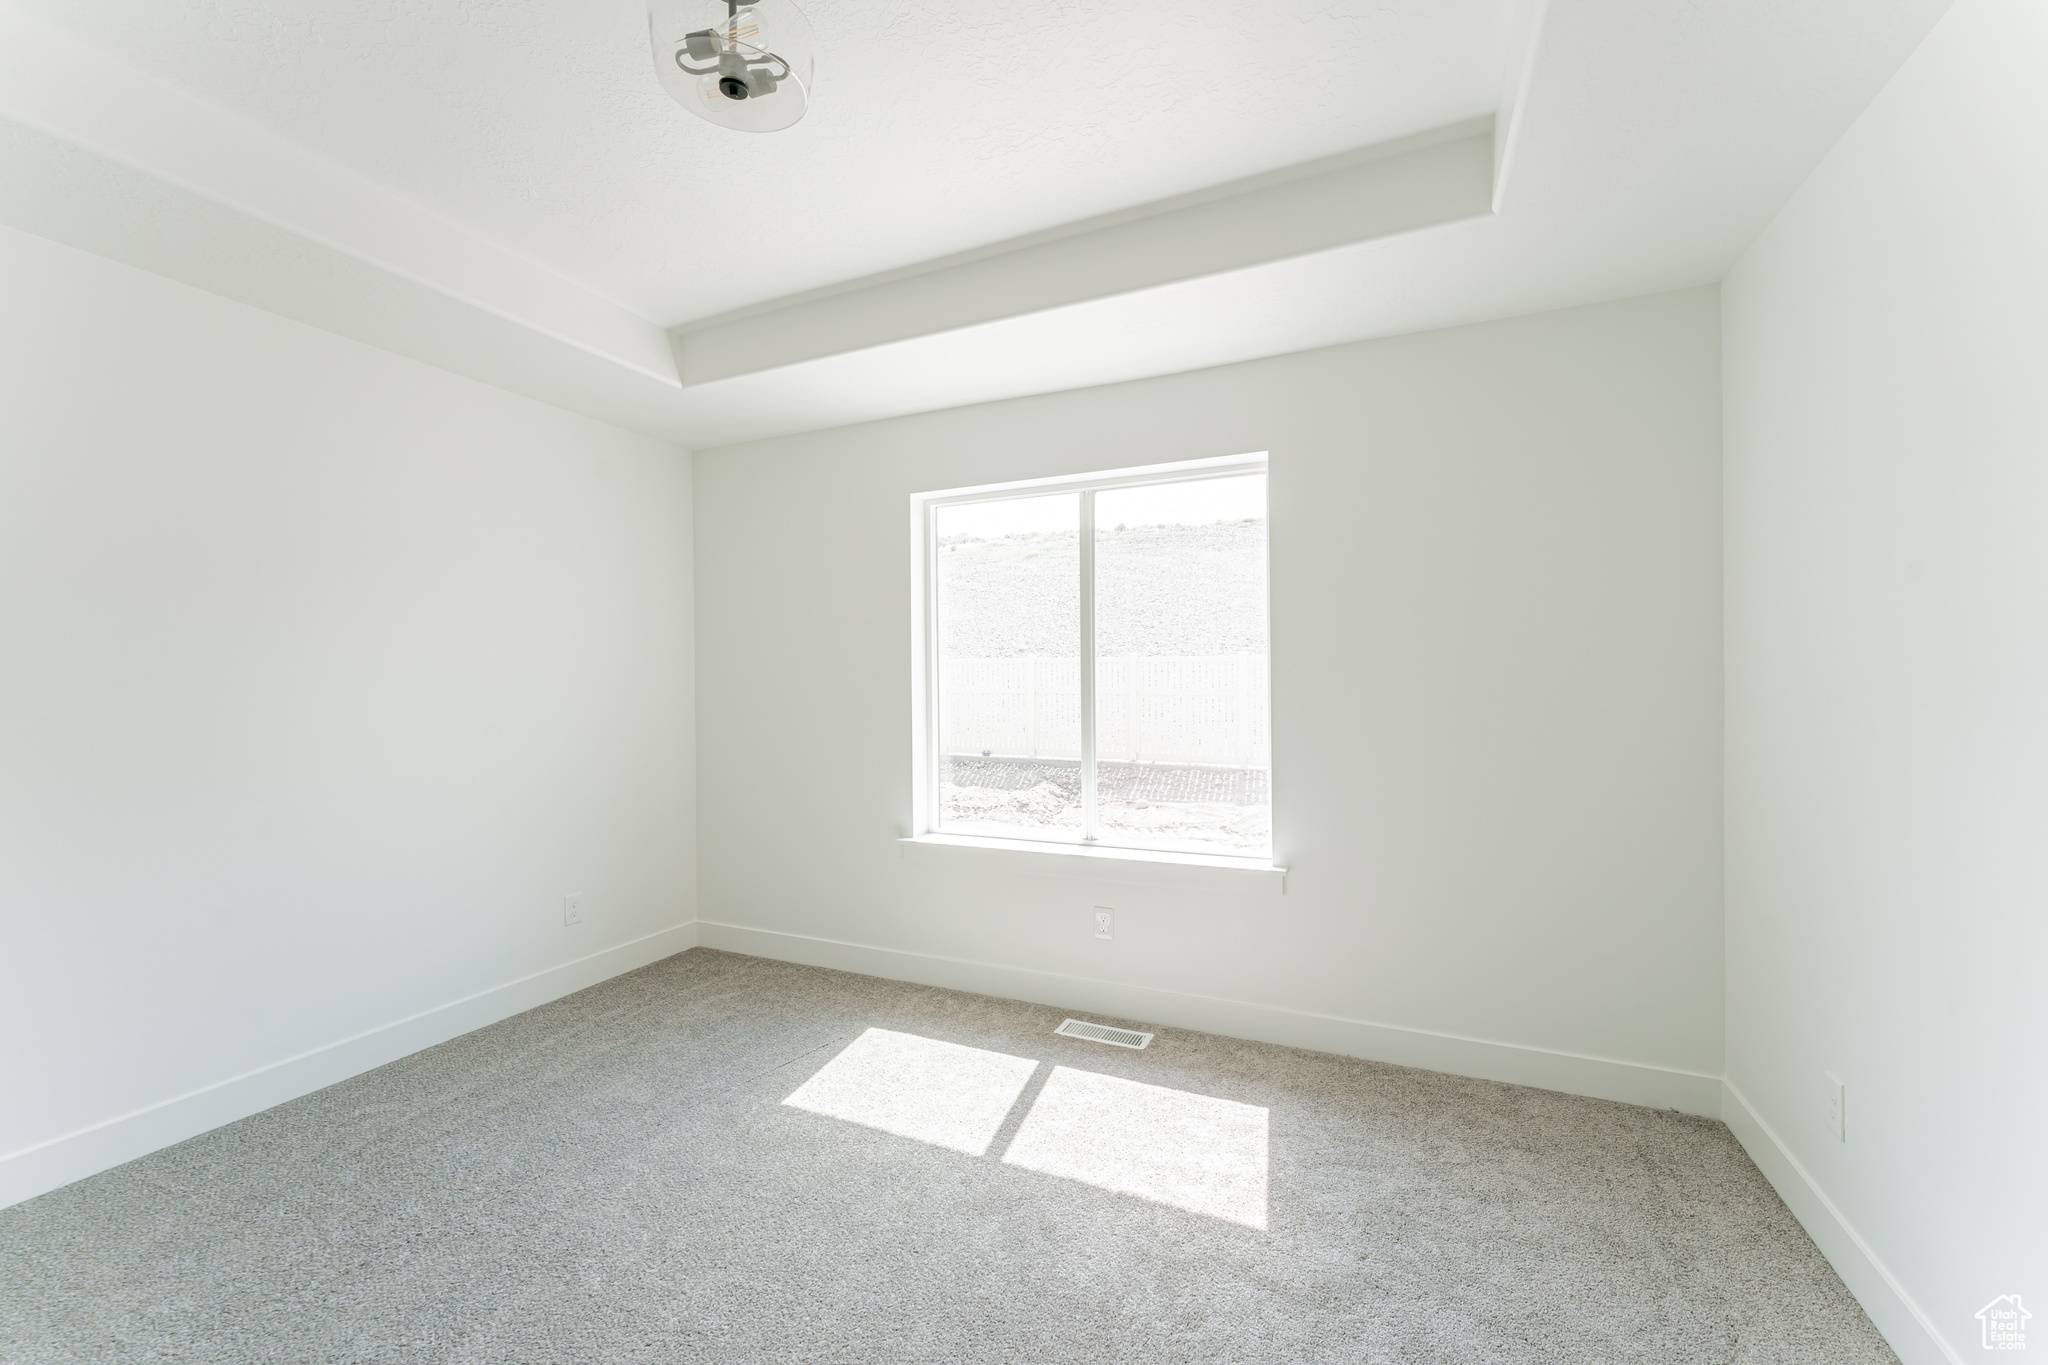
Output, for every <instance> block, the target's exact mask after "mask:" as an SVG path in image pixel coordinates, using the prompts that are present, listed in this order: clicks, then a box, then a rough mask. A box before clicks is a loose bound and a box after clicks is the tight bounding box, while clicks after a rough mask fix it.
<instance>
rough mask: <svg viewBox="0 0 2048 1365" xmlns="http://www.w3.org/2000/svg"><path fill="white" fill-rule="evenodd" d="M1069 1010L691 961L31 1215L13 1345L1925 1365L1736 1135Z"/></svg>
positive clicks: (14, 1283) (125, 1356) (564, 1354)
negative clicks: (1149, 1041) (1907, 1362)
mask: <svg viewBox="0 0 2048 1365" xmlns="http://www.w3.org/2000/svg"><path fill="white" fill-rule="evenodd" d="M1065 1017H1066V1012H1064V1011H1060V1010H1053V1009H1045V1008H1041V1007H1038V1006H1035V1005H1023V1004H1017V1003H1014V1002H1010V1001H1003V1000H992V999H988V998H985V997H981V996H972V995H961V994H957V993H954V992H949V991H939V990H930V989H926V988H923V987H917V986H908V985H903V984H900V983H895V982H887V981H880V980H875V979H872V978H868V977H860V976H849V975H845V974H842V973H837V972H828V971H820V970H814V969H810V968H804V967H794V966H789V965H787V964H783V963H777V962H769V961H765V960H762V959H758V958H748V957H739V956H734V955H732V954H727V953H718V952H712V951H709V950H706V949H696V950H693V951H691V952H687V953H683V954H680V955H678V956H676V957H672V958H669V959H668V960H666V961H664V962H659V963H656V964H654V965H653V966H651V967H647V968H645V969H643V970H641V971H638V972H634V973H632V974H631V975H628V976H624V977H619V978H617V979H615V980H612V981H609V982H606V983H605V984H603V985H600V986H596V987H593V988H592V989H590V990H587V991H584V992H582V993H580V994H578V995H574V996H571V997H569V998H567V999H564V1000H560V1001H557V1002H555V1003H553V1004H551V1005H547V1006H544V1007H542V1008H540V1009H537V1010H534V1011H532V1012H530V1013H527V1014H523V1015H520V1016H518V1017H517V1018H514V1019H509V1020H506V1021H505V1022H503V1023H501V1024H497V1025H494V1026H493V1027H491V1028H487V1029H484V1030H481V1031H480V1032H477V1033H473V1034H470V1035H468V1036H467V1037H464V1038H459V1039H456V1040H455V1041H453V1042H450V1043H447V1044H444V1045H442V1046H440V1047H437V1048H433V1049H431V1050H429V1051H426V1052H422V1053H419V1054H417V1055H415V1056H412V1057H408V1058H405V1059H404V1060H402V1061H399V1062H395V1063H393V1064H391V1065H390V1066H387V1067H383V1068H382V1069H380V1070H377V1071H374V1072H371V1073H369V1074H367V1075H364V1076H359V1077H356V1078H355V1079H353V1080H349V1081H346V1082H343V1083H342V1084H340V1085H336V1086H333V1087H331V1088H329V1089H327V1090H323V1091H320V1092H319V1093H317V1094H314V1095H309V1096H307V1097H305V1098H304V1099H300V1100H295V1101H293V1102H291V1103H289V1104H285V1105H281V1106H279V1107H278V1108H276V1109H273V1110H270V1111H269V1112H267V1113H263V1114H259V1115H257V1116H255V1117H253V1118H249V1119H245V1120H243V1121H242V1122H239V1123H235V1124H231V1125H229V1126H228V1127H225V1128H221V1129H218V1130H216V1131H214V1132H211V1133H207V1134H205V1135H203V1136H201V1137H198V1138H194V1139H193V1140H191V1141H189V1142H186V1143H182V1144H180V1145H179V1146H176V1147H172V1148H169V1149H167V1150H165V1151H162V1152H158V1153H156V1154H154V1155H152V1156H149V1157H146V1158H144V1159H142V1160H140V1161H135V1162H132V1163H130V1164H128V1165H126V1166H123V1167H120V1168H119V1169H116V1170H112V1171H108V1172H106V1173H104V1174H101V1175H98V1176H94V1177H93V1178H91V1179H89V1180H85V1181H81V1182H79V1183H78V1184H76V1185H72V1186H70V1187H68V1188H66V1189H62V1190H58V1191H55V1192H54V1193H51V1194H48V1195H44V1196H43V1197H41V1198H39V1199H35V1200H31V1201H29V1202H28V1203H26V1204H22V1205H18V1206H16V1207H15V1208H12V1209H8V1210H4V1211H0V1251H4V1259H0V1359H4V1360H7V1361H10V1362H13V1361H21V1362H37V1363H38V1365H40V1363H41V1362H60V1361H139V1360H152V1361H157V1360H162V1361H170V1360H175V1361H194V1362H197V1361H205V1362H230V1361H258V1360H261V1361H291V1362H320V1361H464V1362H471V1361H474V1362H485V1361H504V1362H520V1363H521V1365H537V1363H538V1362H555V1361H561V1362H571V1361H573V1362H579V1363H582V1365H589V1363H591V1362H609V1361H661V1362H675V1361H697V1360H702V1361H717V1362H727V1361H734V1362H744V1361H889V1362H897V1361H933V1362H937V1361H945V1362H955V1361H1018V1362H1027V1361H1028V1362H1092V1361H1147V1362H1150V1361H1288V1362H1294V1361H1333V1362H1334V1361H1342V1362H1358V1361H1442V1362H1458V1363H1459V1365H1466V1363H1467V1362H1475V1361H1512V1362H1525V1361H1569V1362H1573V1365H1579V1363H1580V1362H1588V1361H1646V1362H1647V1361H1655V1362H1659V1365H1670V1363H1671V1362H1690V1361H1713V1362H1730V1361H1742V1362H1749V1361H1798V1362H1801V1365H1825V1363H1826V1362H1876V1361H1890V1360H1892V1359H1893V1357H1892V1356H1891V1354H1890V1352H1889V1351H1887V1350H1886V1348H1885V1346H1884V1344H1883V1342H1882V1341H1881V1339H1880V1338H1879V1337H1878V1335H1877V1333H1876V1331H1875V1330H1874V1329H1873V1328H1872V1327H1871V1325H1870V1323H1869V1321H1868V1320H1867V1319H1866V1318H1865V1317H1864V1316H1863V1314H1862V1312H1861V1311H1860V1310H1859V1309H1858V1308H1857V1306H1856V1304H1855V1302H1854V1301H1853V1300H1852V1299H1851V1298H1850V1296H1849V1294H1848V1292H1847V1291H1846V1290H1845V1289H1844V1288H1843V1287H1842V1284H1841V1282H1840V1281H1839V1280H1838V1279H1836V1277H1835V1275H1834V1273H1833V1271H1832V1270H1830V1269H1829V1267H1828V1266H1827V1264H1826V1263H1825V1262H1824V1261H1823V1260H1822V1259H1821V1257H1820V1255H1819V1253H1818V1252H1817V1251H1815V1249H1814V1247H1813V1245H1812V1244H1811V1243H1810V1242H1809V1241H1808V1240H1807V1238H1806V1236H1805V1234H1804V1233H1802V1232H1801V1231H1800V1229H1799V1227H1798V1225H1797V1224H1796V1223H1795V1222H1794V1221H1793V1219H1792V1217H1791V1215H1790V1214H1789V1213H1788V1212H1787V1211H1786V1209H1785V1208H1784V1206H1783V1205H1782V1204H1781V1203H1779V1201H1778V1199H1777V1197H1776V1196H1775V1195H1774V1194H1772V1192H1771V1190H1770V1189H1769V1187H1768V1186H1767V1185H1766V1184H1765V1183H1764V1181H1763V1179H1762V1177H1761V1176H1760V1175H1759V1174H1758V1173H1757V1171H1756V1170H1755V1168H1754V1167H1753V1166H1751V1165H1750V1163H1749V1161H1748V1159H1747V1158H1746V1157H1745V1156H1744V1155H1743V1154H1742V1152H1741V1150H1740V1149H1739V1148H1738V1147H1737V1146H1736V1144H1735V1142H1734V1141H1733V1139H1732V1138H1731V1137H1730V1136H1729V1134H1728V1131H1727V1130H1726V1129H1725V1128H1723V1127H1722V1126H1721V1125H1720V1124H1718V1123H1714V1122H1710V1121H1708V1120H1704V1119H1695V1118H1686V1117H1682V1116H1680V1115H1677V1114H1671V1113H1663V1112H1657V1111H1653V1110H1648V1109H1636V1108H1631V1107H1628V1106H1626V1105H1619V1104H1608V1103H1604V1102H1601V1101H1597V1100H1587V1099H1579V1098H1574V1097H1571V1096H1566V1095H1559V1094H1553V1093H1550V1092H1547V1091H1541V1090H1527V1089H1522V1088H1519V1087H1515V1086H1508V1085H1496V1084H1491V1083H1488V1082H1483V1081H1471V1080H1462V1079H1459V1078H1456V1077H1451V1076H1443V1075H1437V1074H1435V1073H1432V1072H1426V1071H1412V1070H1405V1069H1402V1068H1399V1067H1392V1066H1381V1065H1377V1064H1373V1063H1369V1062H1360V1061H1355V1060H1351V1059H1348V1058H1342V1057H1333V1056H1327V1055H1323V1054H1319V1053H1310V1052H1299V1051H1294V1050H1292V1049H1288V1048H1281V1047H1271V1046H1267V1045H1264V1044H1258V1043H1246V1042H1239V1041H1236V1040H1233V1039H1227V1038H1218V1037H1213V1036H1210V1035H1206V1034H1198V1033H1186V1032H1181V1031H1178V1030H1161V1031H1160V1033H1159V1037H1158V1040H1157V1041H1156V1042H1155V1043H1154V1044H1153V1045H1152V1047H1151V1048H1150V1049H1148V1050H1146V1051H1143V1052H1133V1051H1125V1050H1120V1049H1117V1048H1112V1047H1107V1046H1104V1045H1102V1044H1099V1043H1090V1042H1082V1041H1076V1040H1068V1039H1064V1038H1056V1037H1053V1036H1052V1035H1051V1030H1052V1028H1053V1027H1054V1026H1055V1025H1057V1024H1058V1023H1059V1022H1060V1020H1061V1019H1063V1018H1065ZM1109 1022H1128V1021H1109ZM871 1030H872V1032H871ZM1034 1063H1035V1065H1034ZM792 1098H794V1100H795V1102H794V1103H786V1102H785V1101H789V1100H791V1099H792ZM891 1129H893V1130H895V1131H888V1130H891ZM904 1134H909V1135H907V1136H906V1135H904Z"/></svg>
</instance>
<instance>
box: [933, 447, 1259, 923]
mask: <svg viewBox="0 0 2048 1365" xmlns="http://www.w3.org/2000/svg"><path fill="white" fill-rule="evenodd" d="M1267 472H1268V471H1267V459H1266V455H1265V453H1264V452H1259V453H1256V454H1250V455H1224V456H1217V457H1215V458H1211V459H1202V460H1183V461H1178V462H1175V463H1172V464H1155V465H1142V466H1139V467H1136V468H1131V469H1112V470H1104V471H1101V472H1098V473H1092V474H1082V475H1072V476H1062V477H1057V478H1048V479H1020V480H1017V481H1014V482H1010V483H997V484H982V485H978V486H976V487H972V488H949V489H941V490H938V491H935V492H929V493H914V494H912V495H911V498H910V526H911V537H910V540H911V575H910V577H911V608H910V609H911V642H912V643H911V653H912V660H911V678H912V685H911V703H910V705H911V734H912V742H911V812H912V813H911V830H910V836H909V838H907V839H905V840H902V841H901V842H902V843H904V844H905V845H916V846H918V848H917V849H916V850H915V851H916V852H917V853H918V855H919V856H926V855H927V854H928V853H929V852H931V851H933V850H954V851H958V850H988V851H992V852H996V853H1005V852H1007V853H1011V854H1024V855H1031V854H1039V855H1051V857H1052V858H1053V859H1054V860H1055V861H1056V862H1062V863H1067V864H1073V863H1074V861H1075V860H1074V858H1073V856H1072V855H1083V857H1084V858H1086V859H1087V864H1086V868H1085V871H1086V872H1087V873H1088V874H1090V875H1101V874H1102V872H1103V871H1104V869H1103V868H1102V866H1101V865H1100V863H1099V861H1098V860H1100V859H1104V858H1108V859H1114V860H1117V861H1119V862H1123V863H1127V864H1131V865H1132V866H1129V867H1124V868H1119V869H1116V871H1117V872H1118V873H1119V874H1128V873H1130V872H1131V871H1133V870H1137V871H1140V872H1143V871H1145V870H1146V869H1148V868H1150V869H1152V870H1153V871H1155V872H1161V873H1164V872H1171V871H1172V869H1174V868H1176V867H1178V868H1180V869H1189V868H1192V869H1203V868H1213V869H1216V870H1218V871H1222V872H1239V873H1250V874H1266V876H1265V877H1264V878H1263V879H1260V884H1259V886H1258V887H1256V888H1254V887H1253V886H1252V885H1251V884H1250V882H1249V881H1247V880H1246V879H1242V878H1230V879H1228V880H1231V881H1234V882H1239V883H1241V884H1243V885H1245V887H1246V889H1264V890H1270V891H1272V892H1274V893H1277V892H1278V890H1279V889H1280V887H1281V882H1280V880H1279V874H1281V873H1282V872H1284V869H1280V868H1276V867H1274V866H1273V864H1272V863H1271V862H1270V861H1268V860H1267V859H1264V858H1245V857H1235V856H1230V855H1224V854H1198V853H1180V852H1175V851H1172V850H1165V849H1151V848H1141V847H1123V846H1120V845H1115V844H1105V843H1103V842H1102V841H1101V839H1100V838H1099V837H1098V836H1099V830H1097V828H1096V809H1095V803H1096V792H1095V743H1096V735H1095V662H1096V661H1095V653H1096V651H1095V494H1096V493H1098V492H1103V491H1105V490H1108V489H1116V488H1132V487H1138V486H1142V485H1145V484H1159V483H1191V482H1195V481H1197V480H1202V479H1222V478H1230V477H1233V476H1237V475H1244V474H1264V473H1267ZM1059 493H1078V494H1080V504H1081V506H1080V526H1079V544H1078V549H1079V552H1080V565H1079V571H1080V578H1081V583H1080V595H1081V641H1080V723H1081V775H1080V776H1081V822H1082V832H1081V835H1080V837H1079V838H1078V839H1073V840H1062V839H1052V838H1033V837H1030V836H1026V835H1020V836H1018V837H1016V838H986V837H981V836H963V835H948V834H945V833H943V832H942V830H941V826H940V824H939V808H938V802H939V788H940V782H939V771H938V767H939V761H940V753H939V747H940V746H939V711H938V704H937V703H938V696H939V676H938V674H939V650H938V585H937V574H936V569H937V565H936V563H935V557H936V554H937V550H938V544H937V536H936V534H935V530H936V514H937V510H938V509H939V508H941V507H951V506H958V505H960V504H962V503H973V502H1000V501H1007V500H1009V499H1012V498H1019V497H1043V496H1049V495H1052V494H1059ZM1269 553H1270V549H1269ZM1269 611H1270V605H1269ZM1268 657H1269V659H1270V651H1269V654H1268ZM1268 667H1269V668H1270V663H1269V664H1268ZM1267 695H1269V696H1270V695H1271V691H1270V688H1268V690H1267ZM1270 722H1271V717H1270V716H1269V717H1268V723H1269V725H1270ZM1269 733H1270V731H1269ZM1269 781H1270V773H1269ZM904 853H905V856H906V857H908V856H911V855H912V853H913V850H912V849H911V848H909V847H906V848H905V850H904ZM1061 855H1067V856H1065V857H1062V856H1061ZM1011 861H1012V863H1013V865H1015V864H1016V860H1015V859H1012V860H1011ZM1028 861H1031V860H1028V859H1027V862H1028ZM1025 870H1032V871H1077V870H1084V869H1082V868H1080V867H1076V866H1067V867H1051V866H1048V867H1036V866H1028V867H1026V868H1025ZM1118 879H1129V878H1128V876H1127V875H1120V876H1119V878H1118ZM1138 879H1139V880H1166V881H1173V882H1176V883H1177V884H1185V882H1186V880H1187V878H1186V876H1185V873H1184V872H1180V873H1175V874H1174V875H1146V876H1141V877H1139V878H1138Z"/></svg>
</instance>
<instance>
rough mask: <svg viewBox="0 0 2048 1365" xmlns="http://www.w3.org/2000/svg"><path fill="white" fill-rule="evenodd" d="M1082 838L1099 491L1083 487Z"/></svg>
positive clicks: (1087, 803) (1091, 724)
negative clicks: (1097, 498)
mask: <svg viewBox="0 0 2048 1365" xmlns="http://www.w3.org/2000/svg"><path fill="white" fill-rule="evenodd" d="M1078 548H1079V549H1080V551H1081V659H1080V664H1081V669H1080V673H1081V678H1080V682H1081V838H1082V839H1083V840H1086V841H1088V842H1090V843H1092V842H1094V840H1095V837H1096V821H1095V490H1094V489H1092V488H1084V489H1082V490H1081V534H1080V545H1079V547H1078Z"/></svg>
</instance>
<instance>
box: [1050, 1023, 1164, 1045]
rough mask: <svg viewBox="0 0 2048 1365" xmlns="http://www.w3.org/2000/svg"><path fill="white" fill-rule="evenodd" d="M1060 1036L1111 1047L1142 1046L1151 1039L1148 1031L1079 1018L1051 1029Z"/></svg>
mask: <svg viewBox="0 0 2048 1365" xmlns="http://www.w3.org/2000/svg"><path fill="white" fill-rule="evenodd" d="M1053 1032H1054V1033H1057V1034H1059V1035H1060V1036H1061V1037H1062V1038H1086V1039H1088V1040H1089V1041H1090V1042H1093V1043H1108V1044H1110V1045H1111V1046H1112V1047H1143V1046H1145V1044H1147V1043H1149V1042H1151V1041H1152V1035H1151V1034H1149V1033H1139V1032H1138V1031H1137V1030H1136V1029H1127V1028H1111V1027H1110V1026H1109V1025H1107V1024H1088V1023H1083V1022H1082V1021H1081V1020H1079V1019H1069V1020H1067V1022H1066V1023H1064V1024H1061V1025H1060V1026H1059V1027H1058V1028H1056V1029H1054V1030H1053Z"/></svg>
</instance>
